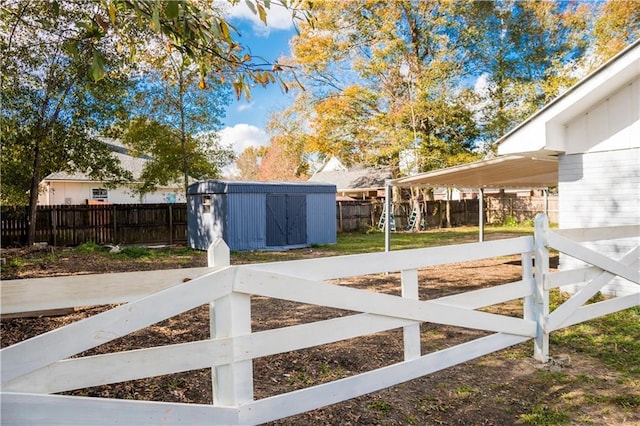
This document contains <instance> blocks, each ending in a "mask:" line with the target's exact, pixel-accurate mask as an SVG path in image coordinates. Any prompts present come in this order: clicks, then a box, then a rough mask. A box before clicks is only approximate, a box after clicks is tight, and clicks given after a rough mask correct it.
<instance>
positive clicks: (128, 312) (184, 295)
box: [0, 268, 231, 383]
mask: <svg viewBox="0 0 640 426" xmlns="http://www.w3.org/2000/svg"><path fill="white" fill-rule="evenodd" d="M230 274H231V271H230V270H229V268H225V269H221V270H217V271H214V272H212V273H210V274H207V275H204V276H201V277H198V278H196V279H195V280H192V281H189V282H186V283H182V284H178V285H175V286H173V287H169V288H167V289H165V290H162V291H160V292H158V293H154V294H152V295H150V296H147V297H143V298H141V299H137V300H134V301H133V302H130V303H127V304H125V305H122V306H119V307H117V308H114V309H111V310H109V311H106V312H103V313H101V314H98V315H95V316H93V317H89V318H86V319H83V320H80V321H78V322H75V323H72V324H69V325H67V326H64V327H61V328H58V329H56V330H52V331H50V332H48V333H45V334H41V335H39V336H36V337H33V338H31V339H28V340H25V341H23V342H20V343H17V344H15V345H13V346H9V347H7V348H4V349H2V350H0V362H1V365H0V366H1V367H2V368H1V375H2V383H5V382H8V381H10V380H13V379H15V378H17V377H19V376H21V375H23V374H26V373H29V372H31V371H34V370H37V369H39V368H42V367H44V366H46V365H49V364H51V363H53V362H56V361H59V360H62V359H65V358H68V357H70V356H73V355H75V354H78V353H80V352H82V351H85V350H88V349H92V348H95V347H96V346H99V345H101V344H104V343H107V342H110V341H111V340H113V339H116V338H118V337H122V336H124V335H126V334H128V333H131V332H133V331H136V330H139V329H141V328H144V327H147V326H149V325H151V324H155V323H156V322H159V321H162V320H164V319H167V318H171V317H172V316H174V315H177V314H179V313H182V312H185V311H188V310H189V309H193V308H195V307H197V306H200V305H202V304H205V303H208V302H210V301H211V300H213V299H216V298H218V297H221V296H223V295H225V294H228V293H229V292H230V291H231V285H230ZM187 287H188V289H187ZM8 366H11V367H10V368H9V367H8Z"/></svg>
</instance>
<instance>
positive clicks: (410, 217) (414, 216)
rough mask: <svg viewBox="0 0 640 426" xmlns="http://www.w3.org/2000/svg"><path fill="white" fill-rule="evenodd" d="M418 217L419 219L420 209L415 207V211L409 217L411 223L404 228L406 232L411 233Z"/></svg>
mask: <svg viewBox="0 0 640 426" xmlns="http://www.w3.org/2000/svg"><path fill="white" fill-rule="evenodd" d="M417 217H418V209H416V208H415V207H414V208H413V210H412V211H411V216H409V223H408V224H407V227H406V228H404V229H405V231H411V230H412V229H413V225H415V224H416V218H417Z"/></svg>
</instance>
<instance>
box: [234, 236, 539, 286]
mask: <svg viewBox="0 0 640 426" xmlns="http://www.w3.org/2000/svg"><path fill="white" fill-rule="evenodd" d="M529 251H533V237H517V238H509V239H506V240H495V241H485V242H482V243H468V244H457V245H452V246H439V247H428V248H422V249H410V250H398V251H390V252H379V253H368V254H353V255H348V256H340V257H332V258H317V259H303V260H292V261H288V262H275V263H260V264H252V265H246V266H245V267H248V268H252V269H255V270H261V271H265V272H274V273H282V274H286V275H288V276H291V277H300V278H308V279H311V280H327V279H334V278H344V277H350V276H358V275H368V274H377V273H383V272H397V271H401V270H405V269H415V268H425V267H428V266H437V265H445V264H449V263H456V262H468V261H473V260H479V259H486V258H491V257H499V256H508V255H511V254H520V253H523V252H529Z"/></svg>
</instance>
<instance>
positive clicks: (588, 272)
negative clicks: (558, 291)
mask: <svg viewBox="0 0 640 426" xmlns="http://www.w3.org/2000/svg"><path fill="white" fill-rule="evenodd" d="M601 272H602V269H600V268H598V267H596V266H586V267H583V268H576V269H567V270H565V271H556V272H553V273H551V274H548V275H547V276H546V277H545V280H544V288H545V289H546V290H551V289H552V288H558V287H562V286H565V285H569V284H576V283H583V282H586V281H589V280H591V279H592V278H593V277H595V276H596V275H598V274H599V273H601Z"/></svg>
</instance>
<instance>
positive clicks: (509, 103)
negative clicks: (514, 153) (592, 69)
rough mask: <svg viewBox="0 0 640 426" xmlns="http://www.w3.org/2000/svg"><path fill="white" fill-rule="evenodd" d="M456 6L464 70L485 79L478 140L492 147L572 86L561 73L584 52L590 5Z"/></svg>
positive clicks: (503, 3) (501, 3) (571, 81)
mask: <svg viewBox="0 0 640 426" xmlns="http://www.w3.org/2000/svg"><path fill="white" fill-rule="evenodd" d="M460 7H461V8H462V10H461V12H462V13H461V14H460V16H461V17H462V19H463V20H464V26H463V28H464V30H463V33H462V35H463V39H464V40H465V45H466V46H465V49H466V50H467V51H468V54H469V63H468V67H469V68H470V69H471V70H473V72H474V73H475V74H476V75H478V74H480V75H482V76H484V77H485V80H484V83H485V89H484V91H483V93H482V97H483V99H482V100H481V103H482V106H481V107H480V108H479V113H480V114H479V115H480V120H479V124H480V125H481V126H482V128H483V135H482V138H481V139H482V140H483V141H484V142H485V143H487V144H488V146H489V147H490V149H493V148H494V147H493V146H492V142H494V141H495V140H497V139H498V138H499V137H501V136H502V135H504V134H506V133H507V132H508V131H509V130H510V129H511V128H512V127H513V126H515V125H516V124H517V123H518V122H520V121H522V120H523V119H525V118H526V117H527V116H528V115H530V114H532V113H533V112H535V111H536V110H538V109H539V108H540V107H542V106H543V105H544V104H546V103H547V102H548V101H549V100H551V99H552V98H554V97H556V96H558V95H559V94H560V93H561V91H562V90H565V89H566V88H568V87H569V86H571V85H572V84H573V83H574V82H575V80H576V78H575V77H573V78H568V75H567V74H564V73H562V70H563V68H564V67H565V66H566V65H567V64H568V63H570V62H571V61H574V60H575V59H576V58H579V57H580V56H581V55H583V54H584V51H585V49H586V47H587V45H588V37H587V36H588V32H587V30H588V25H587V22H588V20H589V16H590V14H592V13H593V7H592V6H591V5H590V4H585V3H572V4H565V3H553V2H526V1H513V2H473V3H467V4H461V5H460Z"/></svg>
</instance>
